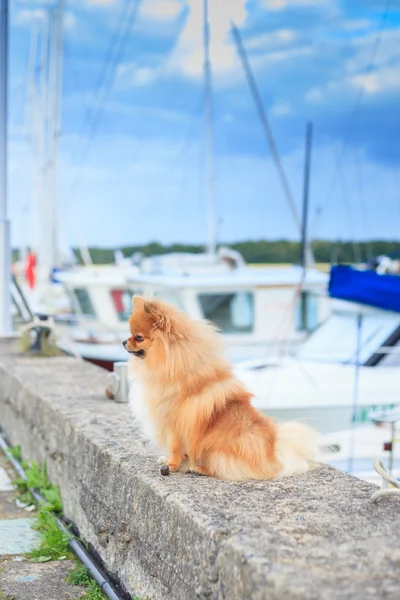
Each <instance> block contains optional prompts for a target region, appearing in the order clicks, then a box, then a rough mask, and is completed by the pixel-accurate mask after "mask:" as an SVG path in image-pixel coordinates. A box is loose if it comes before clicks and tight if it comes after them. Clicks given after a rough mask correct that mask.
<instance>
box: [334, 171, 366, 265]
mask: <svg viewBox="0 0 400 600" xmlns="http://www.w3.org/2000/svg"><path fill="white" fill-rule="evenodd" d="M338 177H339V184H340V191H341V195H342V200H343V203H344V206H345V210H346V211H347V222H348V225H349V230H350V239H351V243H352V246H353V256H354V262H356V263H361V250H360V243H359V242H358V241H356V232H355V227H354V221H353V214H352V209H351V203H350V200H349V195H348V192H347V185H346V181H345V178H344V174H343V171H341V172H340V174H339V175H338Z"/></svg>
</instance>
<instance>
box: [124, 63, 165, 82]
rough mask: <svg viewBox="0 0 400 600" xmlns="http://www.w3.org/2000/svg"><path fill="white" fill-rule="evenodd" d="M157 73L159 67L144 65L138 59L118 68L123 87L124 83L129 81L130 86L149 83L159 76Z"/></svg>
mask: <svg viewBox="0 0 400 600" xmlns="http://www.w3.org/2000/svg"><path fill="white" fill-rule="evenodd" d="M157 75H158V69H152V68H150V67H142V66H140V65H139V64H138V63H137V62H136V61H133V62H131V63H125V64H123V65H120V66H119V67H118V69H117V77H118V78H119V85H120V86H121V87H124V83H127V84H128V87H130V86H131V85H132V84H133V85H134V86H145V85H149V84H150V83H152V82H153V81H154V80H155V79H156V78H157Z"/></svg>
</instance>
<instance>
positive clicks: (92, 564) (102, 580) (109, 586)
mask: <svg viewBox="0 0 400 600" xmlns="http://www.w3.org/2000/svg"><path fill="white" fill-rule="evenodd" d="M0 448H1V449H2V450H3V451H4V453H5V454H6V455H7V458H8V460H9V461H10V463H11V464H12V466H13V468H14V470H15V471H16V472H17V474H18V475H19V477H21V478H22V479H25V480H26V474H25V471H24V469H23V468H22V466H21V464H20V462H19V461H18V460H17V459H16V458H14V457H13V456H12V454H11V453H10V446H9V445H8V443H7V442H6V440H5V439H4V437H3V436H2V434H1V433H0ZM29 492H30V493H31V494H32V496H33V498H34V499H35V501H36V502H37V503H38V504H45V503H46V499H45V498H43V496H42V495H41V494H39V493H38V492H37V491H36V490H34V489H32V488H29ZM56 521H57V525H58V527H59V529H60V530H61V531H62V532H63V533H64V534H65V535H66V536H68V544H69V546H70V548H71V550H72V551H73V552H74V553H75V555H76V556H77V558H78V559H79V560H80V562H81V563H82V564H84V565H85V567H87V568H88V570H89V572H90V574H91V576H92V577H93V579H94V580H95V581H96V582H97V584H98V585H99V586H100V589H101V590H103V592H104V594H105V595H106V596H107V598H109V600H127V596H126V595H125V594H122V593H121V592H119V591H118V590H117V589H116V588H115V584H113V583H112V581H111V580H110V578H109V577H107V574H106V573H105V572H104V571H103V569H102V568H101V567H100V566H99V565H98V564H97V562H96V561H95V559H94V558H93V557H91V556H90V554H89V553H88V552H87V550H86V548H85V547H84V545H83V544H82V543H81V542H80V541H79V540H78V539H76V538H75V537H74V536H73V535H71V532H70V531H69V529H68V528H67V527H66V525H65V523H64V522H63V521H62V520H61V519H60V518H59V517H57V516H56Z"/></svg>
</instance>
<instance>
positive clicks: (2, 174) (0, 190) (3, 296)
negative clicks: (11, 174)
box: [0, 0, 12, 337]
mask: <svg viewBox="0 0 400 600" xmlns="http://www.w3.org/2000/svg"><path fill="white" fill-rule="evenodd" d="M7 81H8V0H0V337H1V336H9V335H11V333H12V320H11V246H10V223H9V220H8V217H7V118H8V110H7V93H8V85H7Z"/></svg>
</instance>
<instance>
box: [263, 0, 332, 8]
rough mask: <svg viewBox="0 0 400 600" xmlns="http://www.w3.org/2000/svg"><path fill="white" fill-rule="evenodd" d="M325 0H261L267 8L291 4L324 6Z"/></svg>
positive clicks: (285, 6)
mask: <svg viewBox="0 0 400 600" xmlns="http://www.w3.org/2000/svg"><path fill="white" fill-rule="evenodd" d="M326 3H327V0H263V2H262V6H263V7H264V8H266V9H268V10H284V9H286V8H289V7H293V6H324V5H326Z"/></svg>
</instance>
